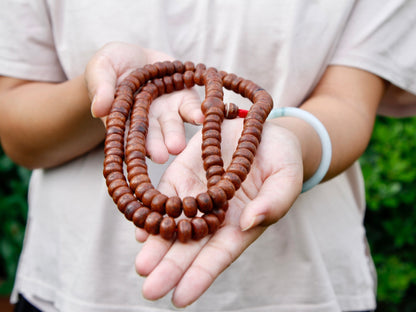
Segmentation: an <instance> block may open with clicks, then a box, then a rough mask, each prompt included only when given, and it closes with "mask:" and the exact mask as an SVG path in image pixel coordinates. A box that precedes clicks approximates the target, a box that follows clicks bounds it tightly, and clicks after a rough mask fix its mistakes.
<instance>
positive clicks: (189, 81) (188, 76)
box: [183, 70, 195, 88]
mask: <svg viewBox="0 0 416 312" xmlns="http://www.w3.org/2000/svg"><path fill="white" fill-rule="evenodd" d="M183 80H184V83H185V87H187V88H192V87H193V86H194V85H195V82H194V72H192V71H189V70H188V71H186V72H185V73H184V74H183Z"/></svg>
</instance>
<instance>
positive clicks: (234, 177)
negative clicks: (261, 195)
mask: <svg viewBox="0 0 416 312" xmlns="http://www.w3.org/2000/svg"><path fill="white" fill-rule="evenodd" d="M223 178H224V179H226V180H229V181H230V182H231V183H232V184H233V185H234V188H235V190H236V191H237V190H238V189H239V188H240V186H241V179H240V177H239V176H238V175H237V174H235V173H233V172H226V173H224V175H223Z"/></svg>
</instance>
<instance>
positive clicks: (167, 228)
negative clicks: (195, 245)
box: [159, 217, 176, 240]
mask: <svg viewBox="0 0 416 312" xmlns="http://www.w3.org/2000/svg"><path fill="white" fill-rule="evenodd" d="M159 231H160V236H162V237H163V238H164V239H166V240H170V239H172V238H173V236H174V235H175V232H176V222H175V220H174V219H173V218H171V217H164V218H163V219H162V222H160V228H159Z"/></svg>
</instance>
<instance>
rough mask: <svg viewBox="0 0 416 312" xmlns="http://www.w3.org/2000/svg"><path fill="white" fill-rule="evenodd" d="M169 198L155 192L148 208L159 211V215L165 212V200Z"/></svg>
mask: <svg viewBox="0 0 416 312" xmlns="http://www.w3.org/2000/svg"><path fill="white" fill-rule="evenodd" d="M168 199H169V197H167V196H166V195H165V194H161V193H159V194H157V195H156V196H155V197H153V199H152V203H151V204H150V208H151V210H152V211H156V212H159V213H160V214H161V215H164V214H165V213H166V206H165V205H166V201H167V200H168Z"/></svg>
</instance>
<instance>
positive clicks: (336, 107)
mask: <svg viewBox="0 0 416 312" xmlns="http://www.w3.org/2000/svg"><path fill="white" fill-rule="evenodd" d="M384 89H385V83H384V81H383V80H382V79H380V78H378V77H376V76H374V75H372V74H370V73H368V72H364V71H360V70H358V69H353V68H346V67H341V66H334V67H330V68H329V69H328V70H327V73H326V74H325V75H324V77H323V78H322V80H321V82H320V83H319V85H318V86H317V87H316V89H315V91H314V92H313V94H312V95H311V96H310V97H309V98H308V99H307V100H306V101H305V102H304V103H303V104H302V106H301V108H302V109H304V110H307V111H309V112H310V113H312V114H313V115H314V116H315V117H317V118H318V119H319V120H320V121H321V122H322V123H323V125H324V126H325V128H326V129H327V131H328V133H329V136H330V139H331V143H332V160H331V165H330V168H329V170H328V173H327V175H326V177H325V179H326V180H327V179H330V178H332V177H334V176H336V175H337V174H339V173H340V172H342V171H344V170H345V169H347V168H348V167H349V166H351V164H352V163H353V162H354V161H356V160H357V159H358V158H359V157H360V155H361V154H362V153H363V152H364V150H365V149H366V147H367V145H368V142H369V140H370V137H371V133H372V129H373V126H374V120H375V116H376V111H377V107H378V104H379V102H380V99H381V97H382V95H383V92H384ZM279 119H280V120H279ZM273 122H275V123H277V124H279V125H281V126H284V127H285V128H288V129H289V130H291V131H292V132H293V133H295V135H296V136H297V137H298V139H299V142H300V144H301V148H302V158H303V164H304V180H306V179H308V178H309V177H311V176H312V175H313V173H314V172H315V171H316V169H317V167H318V166H319V163H320V160H321V144H320V139H319V137H318V135H317V134H316V132H315V131H314V130H313V128H312V127H311V126H310V125H308V124H307V123H306V122H304V121H302V120H299V119H296V118H277V119H275V120H273Z"/></svg>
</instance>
